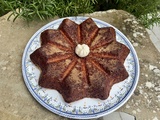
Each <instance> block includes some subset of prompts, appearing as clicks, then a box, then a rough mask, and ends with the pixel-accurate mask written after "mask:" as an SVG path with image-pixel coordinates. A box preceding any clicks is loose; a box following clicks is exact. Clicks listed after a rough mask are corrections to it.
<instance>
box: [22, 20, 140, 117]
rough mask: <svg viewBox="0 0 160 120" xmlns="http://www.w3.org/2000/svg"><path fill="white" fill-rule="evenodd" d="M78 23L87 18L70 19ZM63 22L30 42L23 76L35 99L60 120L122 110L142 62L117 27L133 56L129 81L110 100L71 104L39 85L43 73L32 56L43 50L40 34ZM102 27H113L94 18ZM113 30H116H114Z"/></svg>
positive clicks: (128, 62) (118, 35)
mask: <svg viewBox="0 0 160 120" xmlns="http://www.w3.org/2000/svg"><path fill="white" fill-rule="evenodd" d="M68 18H69V19H71V20H73V21H75V22H76V23H78V24H79V23H81V22H82V21H84V20H85V19H87V17H68ZM63 19H65V18H61V19H58V20H55V21H53V22H50V23H48V24H47V25H45V26H43V27H42V28H41V29H39V30H38V31H37V32H36V33H35V34H34V35H33V36H32V37H31V39H30V40H29V42H28V44H27V45H26V48H25V50H24V53H23V59H22V72H23V77H24V81H25V84H26V86H27V88H28V90H29V91H30V93H31V94H32V95H33V97H34V98H35V99H36V100H37V101H38V102H39V103H40V104H41V105H42V106H44V107H45V108H47V109H48V110H50V111H52V112H53V113H55V114H58V115H60V116H64V117H68V118H74V119H91V118H98V117H102V116H104V115H107V114H109V113H112V112H113V111H115V110H117V109H118V108H120V107H121V106H122V105H123V104H124V103H126V101H127V100H128V99H129V98H130V97H131V95H132V93H133V92H134V90H135V88H136V86H137V83H138V79H139V62H138V58H137V54H136V52H135V50H134V48H133V46H132V45H131V43H130V42H129V40H128V39H127V38H126V37H125V36H124V35H123V34H122V33H121V32H120V31H119V30H118V29H116V28H115V27H114V28H115V30H116V38H117V41H119V42H121V43H123V44H125V45H126V46H128V48H129V49H130V54H129V55H128V57H127V58H126V60H125V63H124V65H125V68H126V70H127V71H128V73H129V77H128V78H127V79H125V80H124V81H123V82H120V83H118V84H115V85H114V86H113V87H112V89H111V92H110V96H109V97H108V99H106V100H99V99H91V98H84V99H82V100H79V101H76V102H72V103H70V104H68V103H66V102H64V100H63V98H62V96H61V95H60V94H59V93H58V92H57V91H56V90H51V89H45V88H41V87H40V86H39V85H38V78H39V75H40V71H39V69H38V68H37V67H36V66H35V65H34V64H33V63H32V62H31V60H30V57H29V56H30V54H31V53H32V52H34V51H35V50H36V49H37V48H39V47H40V38H39V37H40V34H41V32H42V31H44V30H46V29H57V28H58V26H59V25H60V23H61V22H62V20H63ZM92 19H93V20H94V21H95V23H96V24H97V25H98V27H106V26H112V25H110V24H108V23H106V22H103V21H101V20H98V19H94V18H92ZM112 27H113V26H112Z"/></svg>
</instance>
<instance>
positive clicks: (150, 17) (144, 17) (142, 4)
mask: <svg viewBox="0 0 160 120" xmlns="http://www.w3.org/2000/svg"><path fill="white" fill-rule="evenodd" d="M100 1H101V2H102V3H103V4H101V10H107V9H122V10H125V11H128V12H129V13H131V14H133V15H135V16H136V17H137V18H138V19H139V20H140V22H141V23H142V24H143V25H144V26H145V27H149V26H152V25H153V24H159V23H160V13H159V11H160V10H159V6H160V0H98V2H100ZM158 14H159V15H158Z"/></svg>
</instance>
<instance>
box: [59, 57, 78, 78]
mask: <svg viewBox="0 0 160 120" xmlns="http://www.w3.org/2000/svg"><path fill="white" fill-rule="evenodd" d="M76 64H77V58H75V57H73V60H72V61H71V63H70V64H69V65H68V66H67V68H66V69H65V71H64V72H63V75H62V78H61V80H60V81H63V80H64V79H65V78H66V77H67V75H68V74H69V72H70V71H72V69H73V68H74V66H75V65H76Z"/></svg>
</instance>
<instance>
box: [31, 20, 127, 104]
mask: <svg viewBox="0 0 160 120" xmlns="http://www.w3.org/2000/svg"><path fill="white" fill-rule="evenodd" d="M40 39H41V47H40V48H38V49H36V50H35V51H34V52H33V53H32V54H31V55H30V59H31V61H32V62H33V63H34V64H35V65H37V66H38V67H39V68H40V70H41V74H40V77H39V83H38V84H39V85H40V86H41V87H44V88H49V89H55V90H57V91H58V92H59V93H60V94H61V95H62V96H63V98H64V100H65V101H66V102H68V103H70V102H73V101H77V100H80V99H82V98H85V97H87V98H99V99H101V100H104V99H107V98H108V96H109V93H110V90H111V87H112V86H113V85H114V84H115V83H118V82H121V81H123V80H125V79H126V78H127V77H128V73H127V71H126V69H125V67H124V61H125V59H126V57H127V56H128V54H129V52H130V50H129V49H128V47H126V46H125V45H124V44H122V43H120V42H117V41H116V33H115V30H114V28H113V27H103V28H98V26H97V25H96V23H95V22H94V21H93V20H92V19H91V18H88V19H86V20H85V21H83V22H82V23H81V24H77V23H75V22H74V21H72V20H70V19H67V18H66V19H64V20H63V21H62V23H61V24H60V26H59V28H58V29H57V30H54V29H48V30H45V31H43V32H42V33H41V36H40Z"/></svg>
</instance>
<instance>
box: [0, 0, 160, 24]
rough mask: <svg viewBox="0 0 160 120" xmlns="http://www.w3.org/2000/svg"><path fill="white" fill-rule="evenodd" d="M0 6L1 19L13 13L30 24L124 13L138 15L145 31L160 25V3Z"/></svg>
mask: <svg viewBox="0 0 160 120" xmlns="http://www.w3.org/2000/svg"><path fill="white" fill-rule="evenodd" d="M0 6H1V7H0V15H3V14H5V13H6V12H8V11H12V13H11V16H12V15H14V20H16V18H17V17H22V18H24V19H25V20H27V21H31V20H34V19H36V18H39V19H40V20H44V19H47V18H50V17H54V16H59V17H65V16H76V15H78V14H81V13H90V12H94V11H103V10H108V9H122V10H125V11H128V12H130V13H131V14H133V15H135V16H136V17H137V18H138V19H139V20H140V22H141V23H142V24H143V25H144V26H145V27H149V26H151V25H153V24H158V23H160V16H159V15H158V12H159V11H160V0H0Z"/></svg>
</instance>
